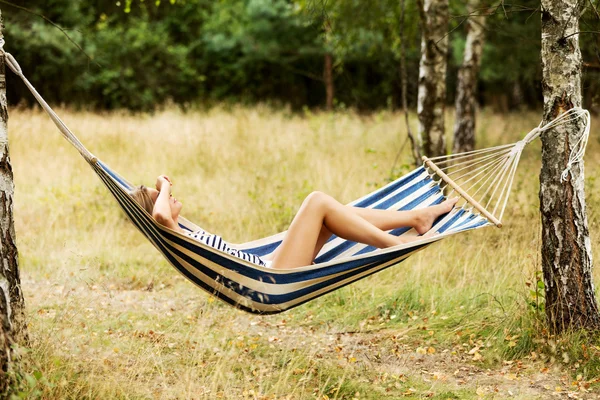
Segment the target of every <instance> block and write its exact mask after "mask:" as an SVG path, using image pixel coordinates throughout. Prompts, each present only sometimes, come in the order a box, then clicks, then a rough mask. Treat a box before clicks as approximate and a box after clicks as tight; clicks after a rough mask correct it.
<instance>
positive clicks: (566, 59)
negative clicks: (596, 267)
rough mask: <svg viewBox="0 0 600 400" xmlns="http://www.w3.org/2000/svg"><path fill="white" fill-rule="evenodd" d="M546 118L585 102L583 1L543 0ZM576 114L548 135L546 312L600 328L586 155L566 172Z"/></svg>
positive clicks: (555, 319)
mask: <svg viewBox="0 0 600 400" xmlns="http://www.w3.org/2000/svg"><path fill="white" fill-rule="evenodd" d="M541 4H542V8H541V10H542V50H541V59H542V73H543V77H542V90H543V95H544V117H543V119H544V121H545V122H544V123H546V122H548V121H550V120H552V119H554V118H555V117H556V116H558V115H559V114H561V113H562V112H564V111H566V110H568V109H570V108H573V107H578V106H581V64H582V58H581V51H580V48H579V35H578V34H577V32H578V25H579V16H580V14H581V12H582V7H583V4H584V3H583V2H580V1H579V0H542V3H541ZM581 122H582V121H581V120H576V121H573V122H570V123H566V124H564V125H560V126H559V127H557V128H555V129H553V130H550V131H547V132H545V133H544V134H543V135H542V170H541V173H540V209H541V213H542V269H543V274H544V283H545V292H546V315H547V318H548V321H549V325H550V327H551V329H552V331H553V332H556V333H560V332H562V331H564V330H567V329H570V328H588V329H598V328H600V316H599V315H598V306H597V303H596V299H595V296H594V285H593V282H592V249H591V242H590V236H589V230H588V222H587V216H586V204H585V193H584V170H583V161H582V162H580V163H575V164H573V165H572V167H571V168H570V172H569V174H568V176H567V178H566V181H564V182H563V181H561V173H562V172H563V170H565V169H566V168H567V163H568V160H569V155H570V154H571V152H572V151H573V149H574V147H576V144H577V141H578V140H579V139H580V138H581V135H582V132H583V131H582V129H581V128H582V126H581V125H582V123H581Z"/></svg>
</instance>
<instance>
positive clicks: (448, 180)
mask: <svg viewBox="0 0 600 400" xmlns="http://www.w3.org/2000/svg"><path fill="white" fill-rule="evenodd" d="M423 162H424V163H425V165H427V166H428V167H429V168H431V169H432V170H433V171H434V172H435V173H436V174H437V175H438V176H439V177H440V178H441V179H442V180H443V181H444V182H446V183H447V184H448V185H450V187H452V189H454V190H456V193H458V194H459V195H460V196H461V197H462V198H463V199H465V200H466V201H467V203H469V204H471V205H472V206H473V207H475V208H476V209H477V211H479V212H480V213H481V214H483V215H484V216H485V217H486V218H487V219H488V220H489V221H490V222H492V223H493V224H494V225H496V226H497V227H498V228H502V222H500V220H498V218H496V217H494V216H493V215H492V214H491V213H490V212H489V211H488V210H486V209H485V208H484V207H483V206H482V205H481V204H479V202H478V201H477V200H475V199H474V198H472V197H471V196H469V194H468V193H467V192H465V191H464V190H463V189H462V188H461V187H460V186H458V184H457V183H456V182H454V181H453V180H452V179H451V178H450V177H449V176H448V175H446V174H445V173H444V171H442V170H441V169H440V168H439V167H438V166H437V165H435V164H434V163H433V161H431V160H430V159H429V158H427V157H425V156H423Z"/></svg>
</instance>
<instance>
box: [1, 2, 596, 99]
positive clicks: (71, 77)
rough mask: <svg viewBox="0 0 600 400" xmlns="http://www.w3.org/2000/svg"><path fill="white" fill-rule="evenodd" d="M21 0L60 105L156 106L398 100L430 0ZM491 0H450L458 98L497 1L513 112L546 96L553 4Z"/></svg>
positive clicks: (488, 50) (591, 80) (29, 43)
mask: <svg viewBox="0 0 600 400" xmlns="http://www.w3.org/2000/svg"><path fill="white" fill-rule="evenodd" d="M11 4H12V5H9V4H8V3H5V4H4V5H3V8H4V10H5V11H4V15H5V25H6V32H5V37H6V41H7V44H6V48H7V49H8V50H9V51H10V52H12V53H13V54H14V55H15V57H16V58H17V59H18V60H19V61H20V64H21V66H22V67H23V69H24V70H25V71H26V73H27V74H28V75H29V77H30V79H31V80H32V81H33V82H34V83H35V85H36V86H37V88H38V89H39V90H40V91H41V92H42V93H43V94H44V95H45V96H46V98H47V99H48V100H49V101H50V102H52V103H55V104H56V103H63V104H67V105H73V106H87V107H93V108H99V109H114V108H127V109H131V110H151V109H153V108H154V107H156V106H157V105H161V104H165V103H166V102H169V103H175V104H179V105H183V106H187V105H194V104H207V103H208V104H210V103H212V102H221V101H227V102H244V103H254V102H264V101H267V102H273V103H277V104H280V103H283V104H289V105H291V106H292V107H293V108H295V109H298V108H302V107H304V106H308V107H326V106H329V108H330V107H333V106H337V107H354V108H357V109H359V110H371V109H377V108H383V107H388V108H397V107H400V106H401V104H402V101H401V86H402V81H401V74H400V68H399V66H400V55H401V51H400V50H401V44H402V41H403V44H404V46H405V51H406V70H407V77H406V86H407V93H408V96H407V97H408V105H409V106H415V105H416V101H417V85H418V74H419V59H420V55H421V49H420V41H421V23H420V20H419V11H418V4H417V3H416V2H410V1H409V2H406V4H405V16H404V23H401V22H400V16H401V4H400V2H399V1H398V0H379V1H376V2H367V1H364V0H336V1H333V0H330V1H324V0H220V1H213V0H171V1H162V2H155V1H154V0H152V1H150V0H145V1H144V0H120V1H115V0H110V1H109V0H94V1H91V0H88V1H85V0H77V1H73V0H28V1H20V2H14V3H11ZM483 4H484V3H479V4H478V6H479V7H472V4H471V7H469V4H468V2H466V1H464V2H463V1H453V2H450V10H449V14H450V19H449V29H448V32H449V34H448V49H449V50H448V66H447V75H446V76H447V82H446V83H447V97H446V98H447V102H448V103H449V104H452V102H453V99H454V98H455V95H456V91H457V74H458V70H459V67H460V65H462V63H463V51H464V47H465V42H466V36H467V34H466V31H467V30H466V29H465V28H466V26H467V25H468V24H467V22H466V21H468V18H467V17H468V15H469V13H471V14H475V13H481V14H483V13H485V14H486V15H487V14H489V15H487V16H486V17H485V25H484V26H483V29H484V34H485V43H484V46H483V53H482V56H481V68H480V74H479V86H478V90H477V98H478V102H479V103H480V104H482V105H491V106H493V107H494V108H495V109H498V110H500V111H508V110H511V109H515V108H520V107H540V106H541V104H542V98H541V88H540V81H541V68H540V62H539V54H540V46H541V44H540V20H539V18H538V15H539V3H538V2H536V1H532V0H524V1H522V2H521V3H520V4H518V5H516V4H512V5H511V4H503V6H502V7H500V6H498V5H496V6H494V7H492V5H488V6H487V7H483V6H482V5H483ZM15 6H20V7H24V8H27V10H24V9H22V8H19V7H15ZM36 14H38V15H36ZM40 16H43V17H45V18H46V19H44V18H42V17H40ZM49 21H52V22H54V23H55V24H56V25H58V26H60V27H61V28H62V29H63V30H64V32H65V33H67V34H68V35H69V36H70V38H71V39H72V41H73V42H75V43H77V45H79V46H80V47H81V49H82V50H83V51H82V50H80V49H79V48H77V46H76V45H74V44H73V43H71V42H70V41H69V39H68V38H67V37H66V36H65V34H64V33H63V32H61V31H60V30H59V29H57V28H56V27H55V26H53V25H52V24H51V23H50V22H49ZM597 21H598V17H597V16H595V15H594V14H593V13H592V12H586V13H585V14H584V15H583V16H582V19H581V26H582V27H585V26H586V24H587V25H590V26H592V28H590V29H589V30H590V31H593V30H594V29H593V26H596V27H597V25H598V22H597ZM582 30H583V29H582ZM596 30H597V29H596ZM581 48H582V52H583V60H584V65H585V68H584V78H583V79H584V85H583V86H584V106H586V107H593V104H597V103H598V101H599V99H598V93H599V92H600V90H598V89H599V88H600V79H599V78H600V50H599V48H600V35H599V34H597V33H596V34H593V33H589V34H582V35H581ZM86 54H87V56H86ZM88 56H89V57H88ZM24 90H25V89H24V88H23V87H22V85H19V84H18V83H17V82H16V81H15V80H8V92H9V94H8V95H9V99H10V101H11V102H13V103H18V102H26V103H29V102H31V97H30V96H28V95H27V94H26V93H25V92H24Z"/></svg>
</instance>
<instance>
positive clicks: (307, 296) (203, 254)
mask: <svg viewBox="0 0 600 400" xmlns="http://www.w3.org/2000/svg"><path fill="white" fill-rule="evenodd" d="M0 52H2V53H4V55H5V56H6V62H7V65H8V66H9V67H10V68H11V69H12V70H13V72H15V74H17V75H18V76H19V77H20V78H21V79H22V80H23V82H24V83H25V85H26V86H27V87H28V89H29V90H30V91H31V93H32V94H33V95H34V96H35V98H36V99H37V101H38V102H39V103H40V105H41V106H42V108H43V109H44V110H45V111H46V112H47V113H48V114H49V116H50V118H51V119H52V120H53V121H54V123H55V124H56V126H57V127H58V129H59V130H60V131H61V133H62V134H63V136H64V137H65V138H66V139H67V140H68V141H69V142H70V143H71V144H72V145H73V146H74V147H75V148H76V149H77V150H78V151H79V152H80V154H81V155H82V156H83V158H84V159H85V160H86V161H87V162H88V163H89V165H90V166H91V167H92V169H93V170H94V171H95V172H96V174H97V175H98V177H99V178H100V179H101V181H102V182H103V183H104V184H105V185H106V187H107V188H108V190H109V191H110V193H111V194H112V195H113V196H114V198H115V199H116V201H117V202H118V204H119V205H120V206H121V208H122V209H123V211H124V212H125V214H126V215H127V216H128V217H129V219H130V220H131V222H132V223H133V224H134V225H135V226H136V227H137V228H138V229H139V230H140V232H142V234H143V235H144V236H145V237H146V238H147V239H148V240H149V241H150V242H151V243H152V244H153V245H154V246H155V247H156V248H157V249H158V251H159V252H160V253H161V254H162V255H163V256H164V257H165V258H166V259H167V261H168V262H169V263H170V264H171V265H173V267H175V268H176V269H177V270H178V271H179V272H181V273H182V274H183V275H184V276H185V277H186V278H188V279H189V280H190V281H191V282H193V283H194V284H195V285H197V286H198V287H200V288H202V289H204V290H205V291H207V292H208V293H210V294H212V295H214V296H216V297H218V298H219V299H221V300H223V301H225V302H226V303H228V304H230V305H232V306H234V307H237V308H239V309H242V310H244V311H247V312H250V313H255V314H275V313H279V312H282V311H285V310H289V309H290V308H293V307H297V306H299V305H301V304H303V303H305V302H307V301H309V300H312V299H315V298H317V297H319V296H322V295H324V294H326V293H329V292H331V291H333V290H336V289H338V288H341V287H343V286H345V285H348V284H350V283H352V282H355V281H357V280H359V279H362V278H364V277H366V276H369V275H371V274H373V273H375V272H378V271H381V270H383V269H385V268H387V267H390V266H392V265H395V264H398V263H400V262H402V261H404V260H405V259H406V258H408V257H409V256H411V255H412V254H414V253H416V252H417V251H420V250H423V249H424V248H425V247H427V246H429V245H430V244H432V243H433V242H436V241H438V240H441V239H443V238H445V237H448V236H450V235H454V234H456V233H459V232H464V231H469V230H473V229H479V228H483V227H486V226H491V225H496V226H498V227H500V226H501V225H502V223H501V220H502V216H503V213H504V209H505V207H506V203H507V201H508V197H509V193H510V189H511V185H512V181H513V178H514V174H515V171H516V167H517V164H518V162H519V158H520V156H521V152H522V151H523V148H524V146H525V145H526V144H528V143H529V142H531V141H532V140H534V139H535V138H537V137H538V136H539V135H540V134H541V133H542V132H544V131H546V130H548V129H551V128H553V127H555V126H557V125H559V124H562V123H565V122H568V121H573V120H576V119H579V118H581V119H582V122H583V124H584V128H585V130H584V134H583V135H582V137H581V140H580V141H579V142H578V143H577V144H576V145H575V146H574V147H573V151H572V153H571V157H570V159H569V161H568V164H567V168H566V169H565V171H564V172H563V178H565V179H566V177H567V174H568V172H569V170H570V168H571V166H572V165H573V164H575V163H577V162H579V161H581V159H582V157H583V152H584V150H585V145H586V143H587V138H588V136H589V128H590V126H589V125H590V124H589V122H590V116H589V112H588V111H587V110H582V109H580V108H573V109H570V110H568V111H567V112H565V113H563V114H561V115H560V116H558V117H557V118H556V119H555V120H553V121H551V122H549V123H548V124H546V125H543V126H542V124H541V123H540V125H539V126H538V127H537V128H534V129H533V130H532V131H531V132H529V133H528V134H527V135H526V136H525V138H524V139H523V140H521V141H518V142H516V143H512V144H507V145H504V146H497V147H492V148H488V149H482V150H475V151H471V152H467V153H461V154H454V155H448V156H442V157H436V158H431V159H428V158H425V157H424V160H423V161H424V162H423V166H421V167H419V168H417V169H415V170H414V171H412V172H410V173H408V174H407V175H405V176H403V177H401V178H399V179H397V180H395V181H394V182H392V183H390V184H388V185H387V186H385V187H383V188H380V189H378V190H376V191H374V192H372V193H370V194H367V195H366V196H364V197H362V198H360V199H357V200H356V201H354V202H352V203H350V205H352V206H354V207H365V208H374V209H391V210H412V209H418V208H423V207H428V206H431V205H434V204H439V203H441V202H442V201H443V200H444V198H445V197H447V196H450V195H452V194H453V193H456V194H458V195H460V196H461V199H462V200H461V202H460V203H459V204H458V206H457V207H455V208H454V209H453V210H452V211H450V212H449V213H447V214H445V215H442V216H440V217H439V218H438V219H437V220H436V221H435V223H434V226H433V227H432V230H433V232H437V234H436V235H434V236H431V237H426V238H424V237H420V238H416V240H414V241H411V242H409V243H405V244H402V245H399V246H395V247H391V248H386V249H377V248H374V247H371V246H368V245H364V244H361V243H355V242H351V241H347V240H344V239H342V238H339V237H335V236H333V237H332V238H330V239H329V241H328V242H327V243H326V244H325V246H324V247H323V249H322V250H321V251H320V253H319V254H318V255H317V257H316V259H315V264H314V265H307V266H304V267H300V268H294V269H288V270H283V269H270V268H264V267H260V266H258V265H255V264H252V263H250V262H246V261H244V260H242V259H240V258H237V257H234V256H231V255H229V254H227V253H224V252H221V251H219V250H217V249H215V248H212V247H210V246H206V245H204V244H203V243H200V242H198V241H195V240H193V239H192V238H190V237H188V236H187V235H183V234H181V233H179V232H175V231H173V230H171V229H168V228H166V227H164V226H162V225H161V224H159V223H157V222H156V221H155V220H154V219H153V218H152V216H151V215H150V214H148V213H147V212H146V211H145V210H144V209H143V208H142V207H141V206H140V205H139V204H138V203H137V202H136V201H134V200H133V198H132V197H131V196H130V195H129V192H130V191H131V189H133V185H132V184H130V183H129V182H128V181H127V180H125V179H124V178H123V177H122V176H120V175H119V174H117V173H116V172H115V171H113V170H112V169H111V168H110V167H109V166H108V165H107V164H105V163H104V162H102V161H100V160H99V159H98V158H96V157H95V156H94V155H92V153H90V152H89V151H88V150H87V149H86V148H85V146H84V145H83V144H82V143H81V142H80V141H79V140H78V139H77V137H76V136H75V135H74V134H73V133H72V132H71V131H70V130H69V128H67V126H66V125H65V124H64V123H63V122H62V120H61V119H60V118H59V117H58V115H56V113H55V112H54V111H53V110H52V108H50V106H49V105H48V104H47V103H46V102H45V101H44V99H43V98H42V97H41V96H40V95H39V93H38V92H37V91H36V90H35V88H34V87H33V86H32V85H31V83H30V82H29V81H28V80H27V79H26V78H25V76H24V75H23V72H22V71H21V68H20V66H19V64H18V63H17V62H16V60H15V59H14V58H13V57H12V55H10V54H9V53H5V52H4V51H3V50H1V47H0ZM179 223H180V226H181V228H182V229H184V230H188V231H195V230H198V229H199V227H198V226H196V225H194V224H193V223H191V222H190V221H188V220H186V219H185V218H183V217H180V218H179ZM390 233H391V234H393V235H396V236H403V237H407V238H408V237H412V238H413V239H415V237H416V236H417V233H416V232H415V231H414V229H409V228H399V229H395V230H392V231H390ZM284 236H285V232H281V233H279V234H276V235H273V236H270V237H267V238H264V239H261V240H257V241H253V242H249V243H244V244H238V245H232V247H236V248H238V249H240V250H244V251H246V252H249V253H252V254H256V255H258V256H266V255H269V254H272V253H273V252H274V251H275V250H276V249H277V247H278V246H279V244H280V243H281V241H282V239H283V238H284Z"/></svg>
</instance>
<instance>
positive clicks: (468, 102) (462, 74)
mask: <svg viewBox="0 0 600 400" xmlns="http://www.w3.org/2000/svg"><path fill="white" fill-rule="evenodd" d="M478 4H479V1H478V0H471V1H470V2H469V13H472V14H481V13H477V12H475V9H476V6H477V5H478ZM484 28H485V16H484V15H472V16H470V17H469V19H468V20H467V41H466V44H465V53H464V56H463V64H462V66H461V67H460V69H459V70H458V88H457V93H456V120H455V122H454V145H453V148H452V152H453V153H462V152H466V151H471V150H473V149H474V148H475V111H476V108H477V97H476V96H477V80H478V75H479V65H480V62H481V54H482V52H483V42H484V37H485V33H484Z"/></svg>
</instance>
